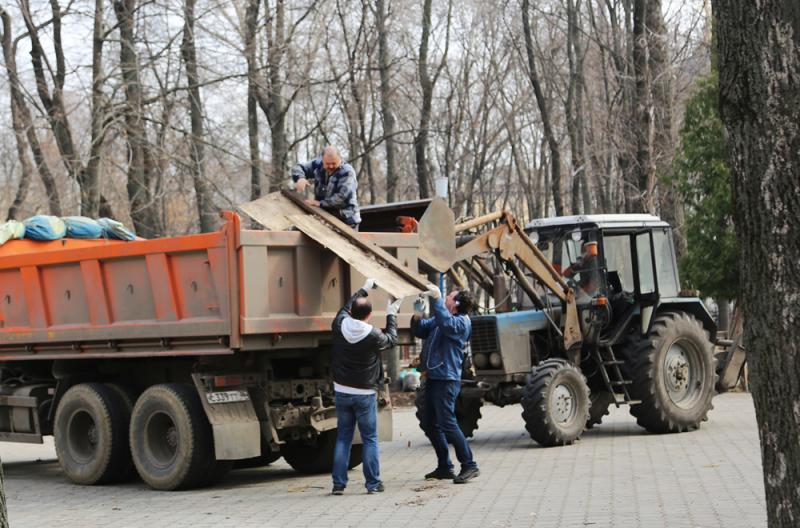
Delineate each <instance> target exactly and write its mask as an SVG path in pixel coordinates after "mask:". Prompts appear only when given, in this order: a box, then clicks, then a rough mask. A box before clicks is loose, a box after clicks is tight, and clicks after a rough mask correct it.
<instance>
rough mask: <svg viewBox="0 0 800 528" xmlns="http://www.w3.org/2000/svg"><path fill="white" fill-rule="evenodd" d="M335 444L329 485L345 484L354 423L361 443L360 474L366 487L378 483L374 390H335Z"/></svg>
mask: <svg viewBox="0 0 800 528" xmlns="http://www.w3.org/2000/svg"><path fill="white" fill-rule="evenodd" d="M336 423H337V427H338V429H337V432H336V448H335V450H334V452H333V485H334V487H337V488H344V487H346V486H347V465H348V464H349V463H350V446H351V445H352V444H353V434H354V433H355V429H356V423H358V431H359V432H360V433H361V442H362V443H363V453H364V454H363V459H364V462H363V465H364V478H365V479H366V486H367V491H370V490H374V489H375V488H377V487H378V484H380V483H381V475H380V473H381V468H380V462H379V461H378V456H379V453H378V399H377V397H376V396H375V394H371V395H369V394H365V395H361V394H345V393H343V392H337V393H336Z"/></svg>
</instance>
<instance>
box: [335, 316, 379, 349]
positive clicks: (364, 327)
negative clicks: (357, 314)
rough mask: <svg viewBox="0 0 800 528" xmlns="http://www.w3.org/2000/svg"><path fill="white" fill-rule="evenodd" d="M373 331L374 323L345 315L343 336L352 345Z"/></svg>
mask: <svg viewBox="0 0 800 528" xmlns="http://www.w3.org/2000/svg"><path fill="white" fill-rule="evenodd" d="M370 332H372V325H371V324H368V323H366V322H364V321H359V320H358V319H353V318H352V317H345V319H344V321H342V336H343V337H344V338H345V339H346V340H347V342H348V343H350V344H351V345H352V344H353V343H358V342H359V341H361V340H362V339H364V338H365V337H367V336H368V335H369V333H370Z"/></svg>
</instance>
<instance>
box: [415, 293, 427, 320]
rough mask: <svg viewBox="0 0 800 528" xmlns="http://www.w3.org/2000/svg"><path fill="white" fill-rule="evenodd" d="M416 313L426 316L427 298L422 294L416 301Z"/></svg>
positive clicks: (417, 315)
mask: <svg viewBox="0 0 800 528" xmlns="http://www.w3.org/2000/svg"><path fill="white" fill-rule="evenodd" d="M414 315H415V316H416V317H425V298H424V297H423V296H421V295H420V296H419V297H417V300H415V301H414Z"/></svg>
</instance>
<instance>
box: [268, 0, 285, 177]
mask: <svg viewBox="0 0 800 528" xmlns="http://www.w3.org/2000/svg"><path fill="white" fill-rule="evenodd" d="M285 10H286V7H285V4H284V0H276V2H275V16H274V17H273V16H269V17H268V20H267V54H268V57H267V70H268V77H269V93H268V94H267V98H266V99H267V101H268V105H267V107H266V108H264V107H263V106H262V110H264V113H265V114H266V115H267V121H268V122H269V130H270V141H271V146H272V171H271V172H270V177H269V190H270V191H276V190H278V189H279V188H280V186H281V182H283V180H284V179H285V178H286V172H287V170H288V156H289V145H288V142H287V140H286V111H287V109H288V107H287V105H286V101H285V98H284V96H283V85H284V79H283V75H282V70H283V66H284V64H283V62H284V56H285V54H286V39H285V24H286V21H285ZM268 14H269V13H268Z"/></svg>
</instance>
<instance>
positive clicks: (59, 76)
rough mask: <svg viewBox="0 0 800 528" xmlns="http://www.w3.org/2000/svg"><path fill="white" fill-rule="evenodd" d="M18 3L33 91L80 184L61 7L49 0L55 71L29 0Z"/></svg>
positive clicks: (75, 178)
mask: <svg viewBox="0 0 800 528" xmlns="http://www.w3.org/2000/svg"><path fill="white" fill-rule="evenodd" d="M19 5H20V9H21V12H22V16H23V19H24V20H25V26H26V28H27V30H28V35H29V37H30V41H31V63H32V64H33V73H34V77H35V78H36V91H37V92H38V94H39V99H40V100H41V102H42V106H43V107H44V109H45V112H46V114H47V119H48V122H49V123H50V128H51V130H52V132H53V138H54V139H55V140H56V145H57V146H58V151H59V153H60V154H61V160H62V161H63V162H64V167H65V168H66V169H67V173H68V174H69V175H70V177H71V178H73V179H74V180H76V181H77V182H78V184H79V185H80V186H83V184H84V181H83V174H82V173H83V167H82V165H81V161H80V159H79V156H78V153H77V151H76V148H75V143H74V141H73V139H72V131H71V129H70V124H69V120H68V118H67V111H66V108H65V107H64V80H65V78H66V62H65V59H64V48H63V45H62V42H61V8H60V7H59V4H58V1H57V0H50V8H51V13H52V15H53V18H52V28H53V31H52V40H53V50H54V52H55V55H56V70H55V72H53V71H52V68H51V66H50V64H49V62H47V63H46V58H45V53H44V48H43V47H42V43H41V41H40V39H39V26H37V25H36V24H35V23H34V21H33V17H32V16H31V12H30V6H29V5H28V0H22V1H21V2H20V4H19ZM45 70H48V71H49V72H50V75H51V77H52V81H53V91H52V93H51V92H50V88H49V87H48V83H47V79H46V77H45Z"/></svg>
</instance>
